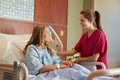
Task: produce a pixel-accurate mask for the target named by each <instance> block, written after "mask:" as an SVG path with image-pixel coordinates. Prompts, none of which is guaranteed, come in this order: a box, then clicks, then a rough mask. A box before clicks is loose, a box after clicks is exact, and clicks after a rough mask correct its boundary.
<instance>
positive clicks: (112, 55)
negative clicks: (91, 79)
mask: <svg viewBox="0 0 120 80" xmlns="http://www.w3.org/2000/svg"><path fill="white" fill-rule="evenodd" d="M95 9H96V10H98V11H99V12H100V13H101V16H102V24H103V30H104V32H105V33H106V36H107V40H108V63H109V68H114V67H120V35H119V34H120V16H119V15H120V0H95Z"/></svg>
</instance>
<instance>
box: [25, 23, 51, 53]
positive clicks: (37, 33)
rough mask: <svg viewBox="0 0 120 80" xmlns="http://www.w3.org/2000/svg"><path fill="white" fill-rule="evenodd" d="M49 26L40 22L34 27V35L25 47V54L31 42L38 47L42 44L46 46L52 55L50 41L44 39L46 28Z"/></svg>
mask: <svg viewBox="0 0 120 80" xmlns="http://www.w3.org/2000/svg"><path fill="white" fill-rule="evenodd" d="M47 27H48V26H47V25H43V24H40V25H37V26H35V27H34V29H33V32H32V36H31V38H30V40H29V41H28V43H27V45H26V46H25V48H24V51H23V53H24V54H26V50H27V47H28V46H29V45H31V44H34V45H35V46H36V47H37V46H41V47H42V48H43V49H44V47H45V46H46V47H47V50H48V52H49V53H50V55H52V49H51V47H50V46H49V44H48V42H45V41H44V36H43V33H44V30H45V28H47Z"/></svg>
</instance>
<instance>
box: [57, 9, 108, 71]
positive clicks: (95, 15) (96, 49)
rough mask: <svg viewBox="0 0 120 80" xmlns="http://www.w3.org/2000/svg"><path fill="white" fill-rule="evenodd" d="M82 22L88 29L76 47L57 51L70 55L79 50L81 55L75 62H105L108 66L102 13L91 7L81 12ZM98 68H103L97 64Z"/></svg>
mask: <svg viewBox="0 0 120 80" xmlns="http://www.w3.org/2000/svg"><path fill="white" fill-rule="evenodd" d="M80 24H81V25H82V28H83V29H85V30H86V32H85V33H83V34H82V36H81V37H80V40H79V41H78V42H77V43H76V45H75V47H74V49H72V50H68V51H64V52H57V54H58V55H60V56H69V55H73V54H75V53H77V52H79V53H80V55H81V57H80V58H78V59H77V60H76V61H75V62H77V63H79V62H89V61H91V62H96V61H98V62H103V63H104V64H105V66H106V68H108V63H107V40H106V35H105V33H104V32H103V30H102V26H101V23H100V13H99V12H98V11H94V10H91V9H87V10H83V11H81V12H80ZM97 69H101V67H100V66H97Z"/></svg>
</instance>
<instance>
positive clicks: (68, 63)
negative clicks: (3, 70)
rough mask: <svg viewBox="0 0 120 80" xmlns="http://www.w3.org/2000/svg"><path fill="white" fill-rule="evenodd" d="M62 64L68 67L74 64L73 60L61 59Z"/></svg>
mask: <svg viewBox="0 0 120 80" xmlns="http://www.w3.org/2000/svg"><path fill="white" fill-rule="evenodd" d="M63 64H65V65H68V66H70V67H72V66H74V65H75V63H74V62H73V61H63Z"/></svg>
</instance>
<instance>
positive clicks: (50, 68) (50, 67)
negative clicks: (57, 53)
mask: <svg viewBox="0 0 120 80" xmlns="http://www.w3.org/2000/svg"><path fill="white" fill-rule="evenodd" d="M69 67H71V65H66V64H60V69H64V68H69ZM55 69H58V68H57V65H44V66H43V67H42V68H41V69H40V70H39V73H44V72H49V71H53V70H55Z"/></svg>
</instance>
